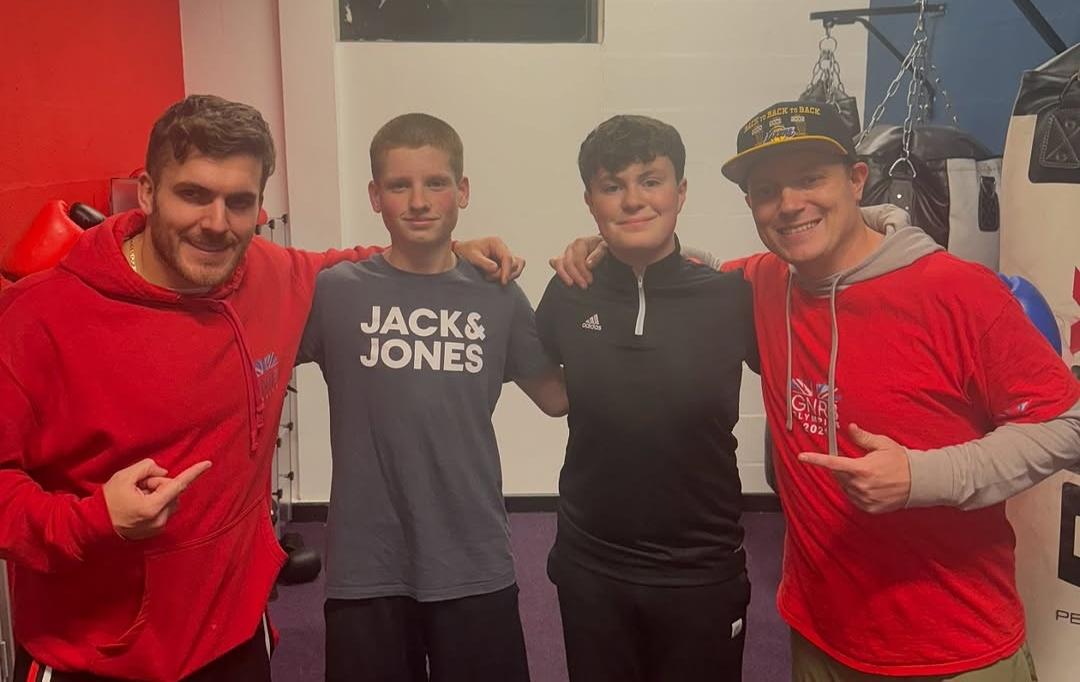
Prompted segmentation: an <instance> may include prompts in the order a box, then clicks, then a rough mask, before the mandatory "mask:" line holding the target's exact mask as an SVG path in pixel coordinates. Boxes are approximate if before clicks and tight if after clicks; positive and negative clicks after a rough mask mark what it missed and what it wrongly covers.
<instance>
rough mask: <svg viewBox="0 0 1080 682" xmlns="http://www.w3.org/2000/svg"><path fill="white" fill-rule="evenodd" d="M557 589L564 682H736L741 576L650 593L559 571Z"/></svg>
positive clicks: (746, 584) (569, 569)
mask: <svg viewBox="0 0 1080 682" xmlns="http://www.w3.org/2000/svg"><path fill="white" fill-rule="evenodd" d="M557 587H558V591H559V609H560V611H561V612H562V622H563V636H564V638H565V640H566V663H567V668H568V669H569V672H570V680H571V682H674V681H677V682H730V681H734V682H738V681H739V680H742V659H743V645H744V644H745V641H746V607H747V606H748V605H749V603H750V581H749V579H748V578H747V576H746V573H745V572H744V573H740V574H739V575H738V576H736V577H735V578H732V579H731V580H728V581H726V582H723V583H717V584H712V585H701V586H691V587H658V586H653V585H637V584H634V583H627V582H622V581H619V580H614V579H611V578H607V577H605V576H602V575H599V574H597V573H594V572H592V571H589V570H587V569H584V568H580V567H577V566H562V567H560V569H559V571H558V581H557Z"/></svg>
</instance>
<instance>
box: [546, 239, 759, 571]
mask: <svg viewBox="0 0 1080 682" xmlns="http://www.w3.org/2000/svg"><path fill="white" fill-rule="evenodd" d="M536 319H537V327H538V330H539V333H540V338H541V341H542V342H543V344H544V346H545V348H546V349H547V350H548V352H549V353H550V354H551V356H552V357H553V358H554V359H556V361H558V362H560V363H561V364H562V365H563V367H564V370H565V373H566V383H567V392H568V394H569V397H570V413H569V415H568V418H567V419H568V423H569V427H570V436H569V440H568V442H567V446H566V459H565V462H564V464H563V468H562V473H561V475H560V477H559V513H558V533H557V536H556V540H555V546H554V547H553V549H552V553H551V558H550V561H549V573H550V574H551V577H552V579H553V580H555V582H556V583H558V575H559V567H560V566H561V565H563V563H564V562H573V563H574V564H576V565H578V566H581V567H583V568H586V569H589V570H592V571H594V572H597V573H601V574H603V575H607V576H609V577H613V578H617V579H620V580H625V581H628V582H634V583H638V584H645V585H701V584H709V583H714V582H721V581H723V580H727V579H728V578H731V577H733V576H735V575H737V574H738V573H740V572H741V571H742V570H744V569H745V556H744V554H745V553H744V552H743V551H742V541H743V529H742V526H741V524H740V516H741V507H742V502H741V500H742V486H741V484H740V481H739V471H738V467H737V466H736V460H735V448H736V445H737V443H736V440H735V436H734V435H733V434H732V429H734V427H735V424H736V422H737V421H738V418H739V387H740V383H741V379H742V363H743V362H746V363H747V364H748V365H749V366H750V367H751V368H752V369H754V370H755V371H757V366H758V360H757V346H756V341H755V338H754V323H753V311H752V298H751V292H750V286H749V284H748V283H747V282H746V281H745V280H744V279H743V275H742V272H741V271H735V272H731V273H718V272H716V271H714V270H712V269H711V268H708V267H705V266H703V265H698V264H695V263H691V262H688V261H686V260H684V259H683V258H682V256H681V254H680V253H679V249H678V247H676V250H675V252H674V253H672V254H671V255H669V256H667V257H666V258H664V259H662V260H660V261H658V262H656V263H654V264H653V265H650V266H649V267H647V268H646V269H645V271H644V275H643V276H642V277H638V276H637V275H636V274H635V273H634V271H633V270H632V269H631V268H630V267H629V266H627V265H626V264H624V263H622V262H620V261H619V260H617V259H616V258H614V257H613V256H609V257H608V258H606V259H605V260H604V261H603V262H601V264H600V265H599V266H598V267H597V268H596V271H595V272H594V280H593V284H592V285H591V286H590V287H589V288H588V289H587V290H581V289H578V288H576V287H567V286H566V285H564V284H563V283H562V282H561V281H560V280H559V279H558V278H557V277H554V278H552V280H551V282H550V283H549V284H548V287H547V290H546V291H545V293H544V297H543V299H542V300H541V302H540V305H539V306H538V307H537V310H536Z"/></svg>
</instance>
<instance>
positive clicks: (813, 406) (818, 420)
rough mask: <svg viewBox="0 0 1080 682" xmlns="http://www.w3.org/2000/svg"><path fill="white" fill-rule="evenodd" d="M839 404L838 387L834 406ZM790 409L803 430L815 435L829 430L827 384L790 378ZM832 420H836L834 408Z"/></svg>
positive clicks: (820, 434) (821, 434) (823, 433)
mask: <svg viewBox="0 0 1080 682" xmlns="http://www.w3.org/2000/svg"><path fill="white" fill-rule="evenodd" d="M839 404H840V389H839V388H837V389H836V393H835V398H834V408H835V407H836V406H839ZM791 411H792V413H793V414H794V415H795V419H796V421H798V422H799V423H800V424H802V427H803V430H804V431H806V432H807V433H809V434H811V435H815V436H823V435H825V434H827V433H828V432H829V421H828V418H827V417H828V414H829V385H828V384H812V383H810V382H808V381H806V380H805V379H792V380H791ZM833 421H836V413H835V409H834V411H833Z"/></svg>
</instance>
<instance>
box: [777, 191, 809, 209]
mask: <svg viewBox="0 0 1080 682" xmlns="http://www.w3.org/2000/svg"><path fill="white" fill-rule="evenodd" d="M803 203H804V202H803V198H802V193H801V192H799V191H798V190H796V189H794V188H792V187H784V188H783V189H781V190H780V212H781V213H783V214H784V215H794V214H796V213H798V212H799V211H801V210H802V209H803Z"/></svg>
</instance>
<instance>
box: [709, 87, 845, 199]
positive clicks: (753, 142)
mask: <svg viewBox="0 0 1080 682" xmlns="http://www.w3.org/2000/svg"><path fill="white" fill-rule="evenodd" d="M781 145H789V146H790V148H791V149H795V148H796V147H795V145H800V148H801V147H803V146H805V147H813V146H816V147H818V148H820V149H821V150H822V151H823V152H826V153H830V152H831V153H834V154H837V155H839V156H847V157H850V158H852V159H854V158H856V157H855V143H854V142H853V141H852V139H851V134H850V133H849V132H848V129H847V127H846V126H845V125H844V122H843V120H842V119H841V118H840V113H839V112H837V111H836V108H835V107H833V106H832V105H831V104H827V103H825V102H777V103H776V104H774V105H772V106H771V107H769V108H767V109H764V110H762V111H760V112H758V113H757V114H755V115H754V116H753V117H752V118H751V119H750V120H749V121H747V122H746V124H745V125H743V127H742V128H741V129H740V130H739V137H738V140H737V142H736V149H737V150H738V153H737V154H735V156H733V157H731V158H730V159H728V160H727V162H726V163H725V164H724V165H723V166H722V167H721V168H720V172H721V173H723V174H724V177H726V178H727V179H728V180H731V181H732V182H735V183H737V184H738V185H739V186H740V187H741V186H743V185H745V183H746V177H747V175H749V174H750V169H751V168H752V167H753V166H754V164H755V163H757V162H758V161H760V160H761V154H762V152H765V151H767V150H770V149H774V148H777V147H780V146H781ZM788 148H789V147H784V149H785V150H787V149H788Z"/></svg>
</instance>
